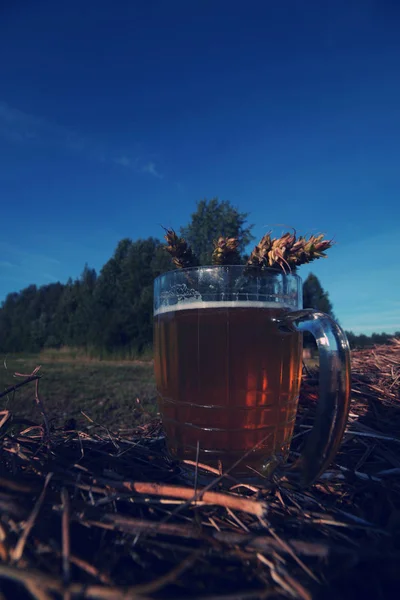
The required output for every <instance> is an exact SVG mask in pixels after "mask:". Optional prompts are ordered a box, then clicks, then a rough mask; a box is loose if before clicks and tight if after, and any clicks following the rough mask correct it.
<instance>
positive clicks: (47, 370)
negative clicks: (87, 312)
mask: <svg viewBox="0 0 400 600" xmlns="http://www.w3.org/2000/svg"><path fill="white" fill-rule="evenodd" d="M38 365H41V369H40V371H39V374H40V375H41V379H40V382H39V395H40V398H41V399H42V400H43V403H44V405H45V408H46V413H47V415H48V417H49V419H50V420H52V421H53V423H54V424H55V425H56V426H61V425H63V424H64V422H65V421H66V420H67V419H70V418H75V419H76V421H77V422H78V423H80V422H82V420H84V421H85V422H86V425H87V424H88V423H87V419H86V418H85V417H84V416H83V415H82V411H83V412H84V413H86V414H87V415H88V417H90V418H91V419H93V420H94V421H96V422H97V423H100V424H102V425H105V426H107V427H108V428H111V429H120V428H122V429H124V430H128V429H130V428H134V427H135V426H137V425H139V424H140V423H142V422H144V421H148V420H149V418H150V417H152V416H155V415H156V414H157V405H156V388H155V381H154V374H153V364H152V362H151V361H100V360H95V359H88V358H86V357H76V358H73V357H71V356H69V355H67V354H64V355H57V356H52V355H50V354H48V353H44V354H42V355H30V356H9V357H7V360H6V361H5V365H4V366H3V365H1V366H0V391H2V390H4V389H5V388H7V387H9V386H12V385H15V384H16V383H18V382H19V381H22V379H23V378H22V377H18V378H15V377H14V376H13V375H14V373H15V372H18V373H23V374H27V375H28V374H30V373H31V372H32V371H33V370H34V369H35V367H37V366H38ZM4 409H8V410H11V411H12V413H13V414H17V415H18V417H23V418H26V419H30V420H32V421H35V422H40V421H41V415H40V411H39V408H38V406H37V404H36V402H35V383H34V382H32V383H29V384H27V385H26V386H24V387H22V388H20V389H19V390H17V391H16V392H15V393H10V394H8V395H7V396H6V397H3V398H1V399H0V410H4Z"/></svg>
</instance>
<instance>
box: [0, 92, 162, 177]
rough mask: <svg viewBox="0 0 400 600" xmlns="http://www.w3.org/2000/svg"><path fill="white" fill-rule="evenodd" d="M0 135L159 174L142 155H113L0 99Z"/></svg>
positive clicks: (61, 127) (96, 143)
mask: <svg viewBox="0 0 400 600" xmlns="http://www.w3.org/2000/svg"><path fill="white" fill-rule="evenodd" d="M0 138H2V139H3V140H6V141H7V142H9V143H12V144H23V145H28V146H34V147H38V146H40V147H48V148H58V149H63V150H67V151H69V152H71V153H73V154H77V155H81V156H83V157H85V158H87V159H91V160H95V161H98V162H102V163H104V162H108V163H110V164H111V163H114V164H116V165H119V166H120V167H124V168H127V169H132V170H133V171H134V172H136V173H138V174H148V175H152V176H153V177H157V178H159V179H161V178H162V177H163V175H162V174H161V173H160V172H159V171H158V170H157V168H156V165H155V163H154V162H152V161H148V162H146V157H141V158H140V157H139V158H138V157H130V156H128V155H127V154H114V152H110V151H107V150H106V149H105V146H104V144H101V143H99V142H94V141H93V140H91V139H89V138H87V137H84V136H82V135H81V134H80V133H79V132H77V131H75V130H73V129H70V128H68V127H64V126H63V125H59V124H57V123H54V122H53V121H50V120H49V119H46V118H45V117H38V116H35V115H31V114H29V113H26V112H24V111H21V110H19V109H17V108H13V107H11V106H9V105H8V104H6V103H5V102H0Z"/></svg>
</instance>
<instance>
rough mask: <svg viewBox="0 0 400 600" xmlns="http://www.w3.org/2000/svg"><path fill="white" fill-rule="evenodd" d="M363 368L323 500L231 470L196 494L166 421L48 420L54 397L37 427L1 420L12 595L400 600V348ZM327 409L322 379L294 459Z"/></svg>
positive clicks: (310, 378) (311, 384)
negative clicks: (174, 452) (167, 440)
mask: <svg viewBox="0 0 400 600" xmlns="http://www.w3.org/2000/svg"><path fill="white" fill-rule="evenodd" d="M352 369H353V383H352V407H351V411H350V419H349V423H348V427H347V432H346V435H345V439H344V441H343V444H342V446H341V449H340V452H339V453H338V455H337V457H336V459H335V462H334V463H333V464H332V465H331V466H330V468H329V469H328V471H327V472H325V473H324V474H323V475H322V477H321V478H320V479H319V481H318V482H317V483H316V484H314V485H313V486H312V487H311V488H310V489H308V490H298V489H294V488H292V487H291V486H289V485H288V484H287V483H285V482H284V481H281V480H277V479H275V480H272V481H267V480H265V483H264V485H259V486H249V485H244V484H241V482H240V481H236V480H234V479H233V478H232V477H231V476H230V475H229V473H227V474H223V475H222V476H215V478H214V479H213V481H212V483H211V484H210V485H208V486H207V488H206V489H204V488H203V489H200V488H197V489H191V488H187V487H185V486H184V485H183V483H182V481H181V480H180V476H179V469H178V467H177V465H175V464H173V463H171V462H170V461H169V460H168V457H167V456H166V453H165V448H164V442H163V438H162V430H161V425H160V423H159V421H158V419H157V418H152V419H150V420H149V421H148V422H147V423H145V424H142V425H139V426H138V427H137V428H136V429H135V431H134V432H133V433H130V434H129V435H127V434H126V433H124V432H122V431H121V430H118V429H117V428H114V427H110V426H109V425H108V424H107V421H106V420H102V421H100V422H99V423H94V422H90V421H89V420H87V424H86V425H85V426H83V425H82V426H81V423H79V424H77V423H76V422H73V421H70V422H69V423H68V422H66V423H64V424H62V425H61V426H57V427H55V426H54V425H52V424H51V423H50V424H49V423H47V422H45V421H44V420H43V418H42V417H41V416H40V409H41V408H43V407H41V406H40V387H39V394H38V395H36V400H37V402H38V406H37V408H36V414H37V419H36V421H37V422H36V423H31V422H30V423H26V422H25V421H23V420H18V414H12V404H11V403H9V405H8V410H4V411H3V412H2V414H1V415H0V437H1V439H0V444H1V447H0V452H1V461H0V590H1V594H2V598H7V599H9V598H10V599H11V598H12V599H14V598H21V599H23V598H32V597H33V598H37V599H38V600H49V599H53V598H54V599H56V598H60V599H61V598H62V599H65V600H67V599H72V598H98V599H110V600H111V599H113V600H114V599H115V600H117V599H118V600H119V599H121V600H122V599H127V598H135V599H138V600H144V599H149V598H154V599H156V598H159V599H162V598H175V599H179V598H193V599H197V600H200V599H204V600H206V599H207V600H210V599H213V600H225V599H231V600H239V599H253V598H254V599H258V598H260V599H261V598H277V599H280V598H302V599H303V600H308V599H312V598H324V599H331V598H332V599H336V598H354V597H356V596H357V595H362V597H364V598H369V597H371V598H372V597H374V598H392V597H394V590H396V588H397V587H398V586H399V585H400V573H399V569H398V565H399V564H400V563H399V561H400V398H399V392H400V340H394V342H393V343H392V344H391V345H388V346H379V347H378V346H377V347H375V348H373V349H369V350H363V351H358V352H354V353H353V356H352ZM35 376H36V373H33V376H32V377H33V380H32V381H31V382H29V383H26V386H32V388H33V390H34V389H35V385H37V381H38V380H37V379H34V378H35ZM24 387H25V386H24ZM18 393H19V390H16V392H15V394H18ZM34 396H35V393H34ZM316 400H317V381H316V378H314V375H313V374H312V373H311V374H308V375H307V376H306V377H305V379H304V383H303V386H302V394H301V402H300V410H299V414H298V420H297V425H296V432H295V438H294V441H293V444H292V456H293V457H295V456H296V453H297V452H299V450H300V448H301V444H302V441H303V439H304V437H305V436H306V435H307V431H308V430H309V429H310V427H311V425H312V420H313V412H314V409H315V404H316ZM44 412H45V411H44Z"/></svg>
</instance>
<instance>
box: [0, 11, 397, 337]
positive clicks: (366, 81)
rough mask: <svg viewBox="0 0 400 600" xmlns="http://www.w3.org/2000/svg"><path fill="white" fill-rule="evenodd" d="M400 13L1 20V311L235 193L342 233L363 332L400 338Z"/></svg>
mask: <svg viewBox="0 0 400 600" xmlns="http://www.w3.org/2000/svg"><path fill="white" fill-rule="evenodd" d="M399 25H400V5H399V6H397V5H395V4H394V3H390V2H383V3H378V2H375V1H374V0H367V1H365V0H348V1H347V2H345V1H344V0H338V1H337V2H336V3H335V5H334V6H321V5H320V3H318V2H317V1H316V0H312V1H310V2H308V3H307V6H306V7H305V6H304V5H301V6H300V5H299V3H298V2H296V1H295V0H288V2H286V3H285V5H281V4H279V5H275V4H274V5H269V4H268V3H265V2H262V1H261V0H250V2H247V3H246V4H244V3H242V2H239V1H231V2H228V1H227V0H218V1H217V2H209V1H207V0H205V1H200V0H193V2H192V3H190V4H189V3H187V2H185V1H184V0H171V2H169V3H168V4H167V3H164V2H161V1H157V0H153V1H150V0H149V2H148V3H146V4H145V5H143V6H141V5H140V6H139V5H136V4H135V3H131V2H128V1H127V0H126V1H122V2H121V3H119V4H118V5H117V6H115V5H114V4H111V3H109V2H107V1H106V0H98V1H97V2H94V0H88V1H87V2H86V3H85V5H84V6H83V7H82V6H81V4H80V3H79V2H78V1H77V0H71V2H69V3H68V4H62V5H57V6H55V5H54V3H52V2H50V0H44V1H43V2H42V3H41V4H40V6H33V5H29V6H24V7H23V8H21V7H16V6H8V7H7V8H3V10H2V20H1V23H0V34H1V35H0V51H1V54H2V56H4V57H5V60H3V61H2V64H1V65H0V75H1V80H2V89H1V91H0V154H1V156H2V162H1V167H0V201H1V206H2V211H1V214H2V223H3V227H2V235H1V238H0V302H2V301H3V300H4V299H5V297H6V295H7V294H8V293H13V292H18V291H20V290H21V289H23V288H25V287H27V286H28V285H31V284H35V285H37V286H38V287H40V286H41V285H45V284H46V283H51V282H56V281H60V282H61V283H65V282H66V281H67V280H68V278H69V277H71V278H72V279H76V278H78V277H79V276H80V274H81V272H82V270H83V268H84V265H85V263H87V264H88V265H89V266H90V267H91V268H94V269H95V270H96V272H97V273H99V271H100V269H101V267H102V266H103V265H104V264H105V263H106V262H107V260H109V258H111V256H112V254H113V252H114V249H115V247H116V245H117V243H118V242H119V241H120V240H121V239H124V238H127V237H128V238H131V239H133V240H136V239H139V238H143V239H145V238H147V237H150V236H151V237H155V238H158V239H162V230H161V224H163V225H165V226H168V227H173V228H174V229H176V230H177V231H179V229H180V227H181V226H184V225H186V223H187V222H188V221H189V220H190V215H191V214H192V213H193V212H194V210H195V205H196V202H197V201H199V200H201V199H203V198H208V199H211V198H212V197H218V198H219V199H220V200H229V201H230V202H231V203H232V205H233V206H235V207H237V208H238V210H239V211H240V212H249V213H250V214H249V218H248V222H249V223H255V226H254V229H253V234H254V236H255V238H256V239H255V240H254V244H255V243H256V242H257V241H258V240H259V239H260V238H261V237H262V236H263V235H264V234H265V233H266V232H267V231H268V230H269V229H273V230H274V232H277V234H280V233H281V232H283V231H287V230H289V229H290V228H291V227H294V228H295V229H296V230H297V232H298V234H299V235H306V234H307V235H308V234H310V233H320V232H321V233H324V234H325V237H327V238H334V240H335V242H336V243H335V245H334V246H333V247H332V248H331V249H330V250H329V251H328V253H327V254H328V257H327V259H326V260H318V261H316V262H313V263H311V264H310V265H305V266H302V267H301V268H300V269H299V275H300V277H301V278H302V279H303V281H304V280H305V279H306V277H307V275H308V274H309V273H310V272H312V273H314V274H315V275H316V276H317V277H318V279H319V280H320V282H321V285H322V287H323V288H324V290H325V291H327V292H328V293H329V297H330V300H331V302H332V304H333V310H334V312H335V315H336V316H337V318H338V321H339V322H340V324H341V325H342V327H343V328H344V329H345V330H347V331H353V332H354V333H355V334H360V333H365V334H367V335H370V334H371V333H373V332H376V333H381V332H385V333H389V334H390V333H394V332H395V331H399V330H400V300H399V298H400V277H399V275H400V269H399V266H398V259H397V256H398V248H399V244H398V241H397V240H398V232H399V227H398V221H399V217H400V203H399V201H398V198H399V195H400V194H399V193H400V172H399V169H398V164H399V159H400V147H399V144H398V139H399V137H400V112H399V110H398V106H399V105H400V80H399V78H398V61H399V59H400V36H399V35H398V31H399Z"/></svg>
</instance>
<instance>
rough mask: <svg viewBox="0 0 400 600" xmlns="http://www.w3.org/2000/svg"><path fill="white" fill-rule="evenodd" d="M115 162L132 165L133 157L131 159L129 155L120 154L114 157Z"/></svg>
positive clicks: (126, 165)
mask: <svg viewBox="0 0 400 600" xmlns="http://www.w3.org/2000/svg"><path fill="white" fill-rule="evenodd" d="M114 162H115V164H116V165H120V166H121V167H132V166H133V165H132V159H130V158H129V157H128V156H125V155H123V156H118V157H117V158H114Z"/></svg>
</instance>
